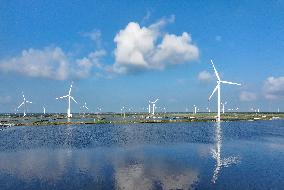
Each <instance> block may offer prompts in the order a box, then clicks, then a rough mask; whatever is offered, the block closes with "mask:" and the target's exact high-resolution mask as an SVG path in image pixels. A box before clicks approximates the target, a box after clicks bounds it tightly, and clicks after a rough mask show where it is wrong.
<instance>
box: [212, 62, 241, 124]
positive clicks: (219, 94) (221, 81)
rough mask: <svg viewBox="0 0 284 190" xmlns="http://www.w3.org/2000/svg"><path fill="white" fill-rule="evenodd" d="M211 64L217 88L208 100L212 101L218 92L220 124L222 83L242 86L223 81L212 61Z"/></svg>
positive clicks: (218, 118)
mask: <svg viewBox="0 0 284 190" xmlns="http://www.w3.org/2000/svg"><path fill="white" fill-rule="evenodd" d="M211 63H212V66H213V69H214V71H215V75H216V77H217V86H216V87H215V88H214V90H213V92H212V94H211V96H210V97H209V99H208V100H210V99H211V97H212V96H213V95H214V93H215V92H216V91H218V113H217V121H218V122H219V121H221V118H220V115H221V114H220V110H221V109H220V108H221V92H220V91H221V89H220V88H221V83H223V84H233V85H239V86H240V85H241V84H239V83H235V82H229V81H223V80H221V79H220V77H219V74H218V72H217V70H216V68H215V66H214V63H213V61H212V60H211Z"/></svg>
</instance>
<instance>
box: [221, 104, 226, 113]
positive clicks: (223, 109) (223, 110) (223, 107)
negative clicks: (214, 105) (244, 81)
mask: <svg viewBox="0 0 284 190" xmlns="http://www.w3.org/2000/svg"><path fill="white" fill-rule="evenodd" d="M221 104H222V112H223V114H224V113H225V105H226V104H227V102H225V103H223V102H221Z"/></svg>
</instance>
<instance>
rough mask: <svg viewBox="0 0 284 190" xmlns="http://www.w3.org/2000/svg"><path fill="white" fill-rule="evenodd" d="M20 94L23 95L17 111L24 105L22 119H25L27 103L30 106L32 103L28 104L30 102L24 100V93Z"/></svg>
mask: <svg viewBox="0 0 284 190" xmlns="http://www.w3.org/2000/svg"><path fill="white" fill-rule="evenodd" d="M22 94H23V99H24V100H23V102H22V103H21V104H20V105H19V106H18V109H19V108H20V107H21V106H22V105H24V115H23V117H25V116H26V113H27V111H28V110H27V103H29V104H32V102H30V101H28V100H26V98H25V95H24V92H22Z"/></svg>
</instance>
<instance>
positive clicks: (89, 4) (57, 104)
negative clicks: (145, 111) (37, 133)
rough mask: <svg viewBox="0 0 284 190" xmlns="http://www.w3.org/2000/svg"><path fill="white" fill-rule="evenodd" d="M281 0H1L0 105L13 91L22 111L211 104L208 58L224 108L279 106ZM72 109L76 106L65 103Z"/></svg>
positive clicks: (283, 73)
mask: <svg viewBox="0 0 284 190" xmlns="http://www.w3.org/2000/svg"><path fill="white" fill-rule="evenodd" d="M283 9H284V1H280V0H279V1H234V2H233V1H232V2H228V1H218V2H213V1H202V2H197V1H135V2H133V1H82V2H80V1H78V2H75V1H73V2H70V1H54V2H51V1H26V2H24V1H1V3H0V19H1V22H0V42H1V43H0V80H1V89H0V112H13V110H14V109H15V107H17V106H18V105H19V104H20V103H21V101H22V99H21V92H22V91H24V93H25V95H26V97H27V98H28V99H29V100H31V101H33V102H34V104H32V105H30V106H29V110H30V111H31V112H40V111H42V106H43V105H45V106H46V107H47V111H48V112H65V109H66V102H65V101H58V100H55V98H56V97H58V96H61V95H65V94H67V91H68V88H69V85H70V83H71V81H74V88H73V96H74V98H75V99H76V100H78V102H79V103H81V104H83V103H84V102H85V101H86V102H87V104H88V106H89V107H90V109H91V110H93V111H96V109H97V107H102V109H103V111H119V110H120V108H121V107H122V106H127V107H129V108H130V107H131V108H133V109H134V110H137V111H141V110H142V108H143V107H144V108H145V107H147V102H148V100H149V99H154V98H156V97H159V98H160V101H159V102H158V103H157V106H158V107H166V108H167V110H168V111H185V109H186V108H188V109H189V110H192V107H193V105H194V104H196V105H197V106H198V107H199V109H200V111H205V108H206V107H207V106H210V108H211V110H215V109H216V99H215V97H214V98H213V99H212V101H211V102H210V104H208V101H207V99H208V97H209V96H210V94H211V92H212V90H213V89H214V87H215V83H216V82H215V76H214V75H213V69H212V67H211V65H210V59H211V58H212V59H213V60H214V63H215V65H216V67H217V70H218V71H219V73H220V75H221V76H222V78H223V79H224V80H229V81H233V82H240V83H242V84H243V85H242V86H241V87H238V86H231V85H223V86H222V89H221V90H222V91H221V94H222V97H221V98H222V99H223V101H227V102H228V104H227V108H236V107H239V108H240V110H241V111H248V110H249V109H250V108H252V107H253V108H260V110H263V111H276V110H277V108H278V107H279V108H280V110H282V111H283V110H284V54H283V51H284V35H283V33H284V14H283ZM72 107H73V108H74V109H73V111H76V112H77V111H79V105H75V104H72Z"/></svg>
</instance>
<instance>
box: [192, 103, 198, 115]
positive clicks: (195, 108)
mask: <svg viewBox="0 0 284 190" xmlns="http://www.w3.org/2000/svg"><path fill="white" fill-rule="evenodd" d="M193 107H194V110H193V113H194V114H196V112H197V111H196V110H197V106H196V105H193Z"/></svg>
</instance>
